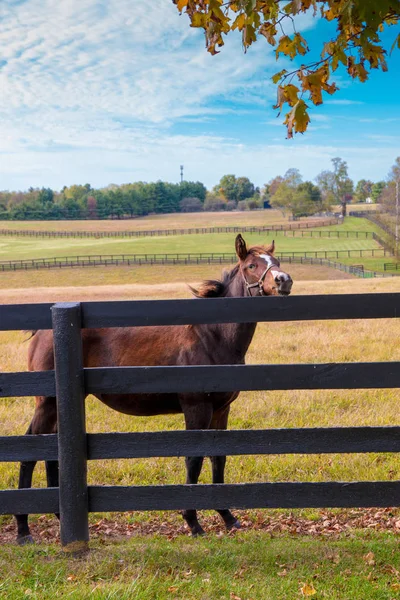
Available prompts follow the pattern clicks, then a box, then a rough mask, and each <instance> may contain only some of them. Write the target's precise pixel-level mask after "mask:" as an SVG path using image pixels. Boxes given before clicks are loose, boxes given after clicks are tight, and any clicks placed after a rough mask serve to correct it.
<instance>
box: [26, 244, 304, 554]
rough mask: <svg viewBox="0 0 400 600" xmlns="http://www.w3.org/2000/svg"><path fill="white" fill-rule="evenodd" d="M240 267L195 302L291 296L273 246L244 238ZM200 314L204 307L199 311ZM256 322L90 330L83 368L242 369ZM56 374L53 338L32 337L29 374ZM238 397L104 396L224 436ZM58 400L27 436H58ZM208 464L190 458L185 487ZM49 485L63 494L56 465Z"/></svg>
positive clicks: (192, 519)
mask: <svg viewBox="0 0 400 600" xmlns="http://www.w3.org/2000/svg"><path fill="white" fill-rule="evenodd" d="M235 245H236V253H237V255H238V258H239V263H238V264H237V265H236V266H235V267H234V268H233V269H232V270H231V271H229V272H226V273H224V276H223V279H222V281H205V282H203V284H202V285H201V286H200V287H199V289H198V290H192V291H193V293H194V295H195V296H197V297H198V298H212V297H238V296H239V297H243V296H256V295H261V296H273V295H288V294H290V291H291V288H292V283H293V282H292V279H291V277H290V275H288V274H287V273H285V272H284V271H282V269H281V268H280V265H279V261H278V260H277V259H276V258H274V256H273V252H274V243H272V244H271V246H268V247H266V246H254V247H252V248H250V249H249V250H248V249H247V248H246V243H245V241H244V240H243V238H242V236H241V235H238V236H237V238H236V244H235ZM199 309H200V310H201V307H199ZM256 325H257V324H256V323H240V324H239V323H238V324H234V323H227V324H216V325H195V326H177V325H175V326H170V327H131V328H112V329H90V330H84V331H83V333H82V341H83V357H84V365H85V367H99V366H110V367H115V366H132V365H136V366H141V365H150V366H155V365H221V364H227V365H229V364H244V362H245V356H246V352H247V350H248V347H249V345H250V343H251V340H252V338H253V335H254V331H255V329H256ZM50 369H54V358H53V337H52V331H51V330H50V331H38V332H36V333H34V337H33V339H32V341H31V345H30V348H29V370H31V371H46V370H50ZM238 395H239V392H234V393H232V392H229V393H222V392H220V393H213V394H201V393H197V394H147V395H146V394H141V395H140V394H104V395H103V394H101V395H100V394H99V395H98V398H99V400H101V401H102V402H104V403H105V404H106V405H107V406H109V407H110V408H113V409H114V410H117V411H119V412H121V413H126V414H129V415H139V416H150V415H159V414H175V413H183V415H184V418H185V423H186V429H226V427H227V423H228V415H229V409H230V405H231V403H232V402H233V400H235V399H236V398H237V397H238ZM56 432H57V410H56V398H54V397H46V396H40V397H37V398H36V409H35V413H34V416H33V419H32V422H31V424H30V426H29V429H28V431H27V434H39V433H56ZM211 462H212V480H213V483H223V482H224V470H225V462H226V457H225V456H215V457H211ZM35 464H36V463H35V462H23V463H21V468H20V477H19V488H29V487H31V484H32V474H33V470H34V467H35ZM202 464H203V457H202V456H199V457H190V458H187V459H186V470H187V478H186V482H187V483H197V481H198V478H199V475H200V471H201V468H202ZM46 474H47V484H48V486H50V487H58V462H57V461H47V462H46ZM218 512H219V514H220V515H221V517H222V519H223V520H224V522H225V525H226V527H227V528H228V529H231V528H233V527H240V524H239V522H238V521H237V520H236V519H235V517H234V516H233V515H232V513H231V512H230V511H229V510H228V509H225V510H219V511H218ZM183 517H184V519H185V520H186V522H187V524H188V526H189V528H190V530H191V532H192V534H193V535H199V534H202V533H204V531H203V529H202V527H201V525H200V524H199V522H198V520H197V513H196V511H195V510H185V511H183ZM16 519H17V524H18V537H17V540H18V542H19V543H21V544H24V543H29V542H32V537H31V535H30V531H29V526H28V515H18V516H17V517H16Z"/></svg>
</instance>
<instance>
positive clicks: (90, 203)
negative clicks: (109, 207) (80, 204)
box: [86, 196, 99, 219]
mask: <svg viewBox="0 0 400 600" xmlns="http://www.w3.org/2000/svg"><path fill="white" fill-rule="evenodd" d="M86 202H87V216H88V218H89V219H98V218H99V213H98V212H97V200H96V198H95V197H94V196H88V197H87V201H86Z"/></svg>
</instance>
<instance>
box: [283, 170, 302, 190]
mask: <svg viewBox="0 0 400 600" xmlns="http://www.w3.org/2000/svg"><path fill="white" fill-rule="evenodd" d="M302 180H303V178H302V176H301V173H300V171H299V170H298V169H293V168H292V169H288V170H287V171H286V173H285V175H284V176H283V181H285V182H286V183H287V184H288V185H289V186H290V187H292V188H294V187H297V186H298V185H300V184H301V182H302Z"/></svg>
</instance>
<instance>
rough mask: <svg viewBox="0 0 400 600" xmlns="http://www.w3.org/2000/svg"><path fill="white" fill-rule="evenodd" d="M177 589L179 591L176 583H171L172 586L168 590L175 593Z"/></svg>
mask: <svg viewBox="0 0 400 600" xmlns="http://www.w3.org/2000/svg"><path fill="white" fill-rule="evenodd" d="M177 591H178V588H177V587H176V586H174V585H171V586H170V587H169V588H168V592H171V593H172V594H173V593H174V592H177Z"/></svg>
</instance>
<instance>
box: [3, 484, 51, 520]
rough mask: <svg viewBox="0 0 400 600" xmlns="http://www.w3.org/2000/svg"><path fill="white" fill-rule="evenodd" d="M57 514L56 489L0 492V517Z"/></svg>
mask: <svg viewBox="0 0 400 600" xmlns="http://www.w3.org/2000/svg"><path fill="white" fill-rule="evenodd" d="M58 512H59V501H58V488H36V489H35V488H34V489H25V490H2V491H0V515H26V514H39V515H40V514H46V513H58Z"/></svg>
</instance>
